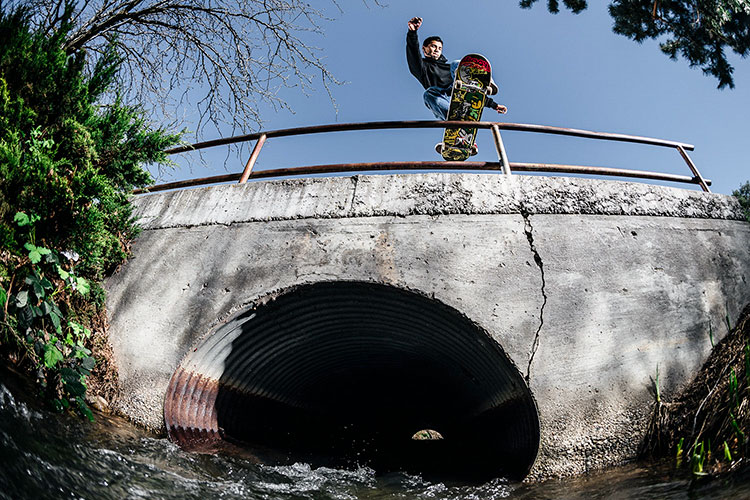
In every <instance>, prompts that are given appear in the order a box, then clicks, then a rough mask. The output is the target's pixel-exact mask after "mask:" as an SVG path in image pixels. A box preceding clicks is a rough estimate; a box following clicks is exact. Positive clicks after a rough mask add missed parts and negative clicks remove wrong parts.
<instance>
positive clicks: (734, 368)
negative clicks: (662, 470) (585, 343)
mask: <svg viewBox="0 0 750 500" xmlns="http://www.w3.org/2000/svg"><path fill="white" fill-rule="evenodd" d="M727 321H728V320H727ZM730 326H731V325H730ZM710 334H711V331H710V330H709V332H708V335H710ZM711 341H712V342H713V339H711ZM749 386H750V305H748V306H746V307H745V309H744V310H743V312H742V314H741V315H740V317H739V319H738V322H737V325H734V326H733V328H730V333H729V334H728V335H727V336H726V337H725V338H724V339H722V341H721V342H719V343H718V344H717V345H716V346H715V347H714V348H713V350H712V352H711V355H710V356H709V357H708V359H707V360H706V362H705V363H704V365H703V366H702V368H701V369H700V371H699V372H698V373H697V374H696V376H695V378H694V379H693V380H692V381H691V382H690V384H688V386H686V387H685V389H684V390H683V391H681V393H680V394H679V396H678V397H676V398H675V399H674V400H672V401H668V402H667V401H661V399H660V397H659V396H658V379H657V380H655V389H657V390H656V402H655V404H654V411H653V415H652V420H651V425H650V428H649V433H648V435H647V437H646V439H645V440H644V444H643V448H642V456H644V457H650V458H655V457H672V458H673V459H674V461H675V465H676V466H678V467H689V468H690V469H691V470H692V471H693V473H694V474H695V475H706V474H712V475H715V474H721V473H723V472H726V471H730V470H734V469H736V468H737V467H739V466H740V465H741V464H743V462H746V461H747V458H748V437H750V390H749V389H748V387H749Z"/></svg>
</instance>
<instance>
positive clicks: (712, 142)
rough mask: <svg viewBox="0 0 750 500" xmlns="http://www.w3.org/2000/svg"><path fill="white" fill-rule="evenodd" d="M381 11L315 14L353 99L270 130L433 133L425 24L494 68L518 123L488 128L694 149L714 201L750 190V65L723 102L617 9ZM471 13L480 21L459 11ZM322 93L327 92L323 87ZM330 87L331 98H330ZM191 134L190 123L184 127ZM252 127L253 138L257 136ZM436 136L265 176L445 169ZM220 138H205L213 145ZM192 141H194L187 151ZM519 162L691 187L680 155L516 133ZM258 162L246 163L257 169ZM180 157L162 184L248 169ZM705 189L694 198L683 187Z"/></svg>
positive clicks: (452, 49)
mask: <svg viewBox="0 0 750 500" xmlns="http://www.w3.org/2000/svg"><path fill="white" fill-rule="evenodd" d="M386 1H388V3H387V5H386V6H384V7H378V6H376V5H372V4H370V5H369V7H368V6H366V5H364V3H363V2H361V1H358V0H349V1H347V2H341V5H342V8H343V9H344V12H343V13H341V12H339V11H338V10H337V9H336V8H334V7H333V6H332V5H331V3H330V2H329V0H314V1H312V2H311V3H313V5H315V6H317V7H318V8H321V9H323V10H325V11H326V12H327V13H328V14H329V15H331V16H333V17H335V20H333V21H331V22H327V23H325V24H324V25H323V28H324V29H325V36H323V37H321V36H312V35H311V36H310V43H311V44H313V45H316V46H318V47H320V48H321V55H322V56H323V57H324V58H325V60H326V62H327V65H328V67H329V69H331V70H332V72H333V73H334V74H335V76H336V77H337V78H339V79H340V80H344V81H346V82H347V84H346V85H343V86H337V87H334V88H333V94H334V97H335V99H336V103H337V106H338V112H337V111H336V110H335V109H334V106H333V105H332V104H331V102H330V100H329V99H328V97H327V94H326V93H325V91H324V90H323V89H322V88H319V89H318V90H317V91H316V92H314V93H313V94H311V95H310V96H304V95H302V94H300V93H299V92H296V91H295V90H294V89H291V90H284V91H283V92H282V94H281V95H282V97H284V98H285V99H286V100H287V101H288V102H289V103H290V104H291V106H292V108H293V110H294V113H290V112H288V111H278V112H277V111H274V110H272V109H267V110H264V111H263V118H264V120H265V123H264V124H263V129H265V130H274V129H279V128H288V127H301V126H308V125H317V124H325V123H336V122H338V123H346V122H365V121H378V120H430V119H432V115H431V113H430V112H429V110H427V108H425V106H424V104H423V102H422V92H423V90H422V87H421V85H420V84H419V83H418V82H417V80H416V79H415V78H414V77H412V76H411V74H409V71H408V68H407V65H406V58H405V49H404V45H405V37H406V30H407V26H406V23H407V21H408V19H410V18H411V17H414V16H420V17H422V18H423V19H424V24H423V25H422V28H421V29H420V31H419V34H420V39H422V38H424V37H426V36H429V35H432V34H437V35H440V36H441V37H442V39H443V41H444V53H445V55H446V57H448V58H449V59H458V58H460V57H461V56H462V55H464V54H466V53H470V52H479V53H481V54H483V55H485V56H486V57H487V58H488V59H489V60H490V61H491V62H492V66H493V74H494V78H495V80H496V81H497V82H498V84H499V86H500V94H499V97H498V98H497V99H496V100H497V101H498V102H500V103H502V104H505V105H507V106H508V108H509V111H508V114H506V115H498V114H496V113H495V112H494V111H492V110H489V109H486V110H485V114H484V116H483V119H485V120H497V121H505V122H514V123H531V124H539V125H553V126H559V127H569V128H579V129H587V130H593V131H600V132H614V133H623V134H633V135H643V136H649V137H657V138H662V139H671V140H676V141H682V142H687V143H690V144H694V145H695V151H693V152H691V153H690V155H691V158H692V159H693V161H694V162H695V164H696V165H697V166H698V168H699V169H700V171H701V173H702V174H703V176H704V177H706V178H710V179H712V180H713V186H712V191H714V192H719V193H725V194H731V192H732V190H734V189H736V188H737V187H739V186H740V185H741V184H742V183H744V182H745V181H747V180H750V168H749V167H750V159H749V158H750V148H748V134H749V132H750V126H749V125H750V114H749V112H750V61H748V60H742V59H740V58H738V57H732V58H731V62H732V64H733V65H734V66H735V84H736V88H735V89H734V90H718V89H717V88H716V80H714V79H713V78H711V77H707V76H704V75H703V74H702V72H701V71H700V69H691V68H689V67H688V65H687V63H686V62H685V61H684V60H679V61H672V60H670V59H668V58H667V57H666V56H664V55H662V54H661V53H660V51H659V50H658V46H657V43H656V42H654V41H647V42H645V43H643V44H641V45H639V44H636V43H635V42H633V41H631V40H629V39H627V38H625V37H622V36H619V35H616V34H614V33H613V32H612V30H611V26H612V20H611V18H610V17H609V15H608V13H607V11H606V3H607V2H594V1H592V2H589V4H590V5H589V8H588V9H587V10H586V11H584V12H583V13H581V14H578V15H575V14H571V13H570V12H568V11H561V12H560V13H559V14H557V15H552V14H549V13H548V12H547V10H546V2H544V1H543V0H540V1H539V2H538V3H537V4H536V5H535V6H534V8H532V9H530V10H526V9H521V8H520V7H518V3H517V2H516V1H515V0H506V1H503V0H476V1H466V0H464V1H457V0H454V1H453V2H449V1H444V0H434V1H430V2H418V1H406V0H398V1H397V0H386ZM457 6H460V7H462V8H464V9H465V8H466V7H468V6H472V8H475V9H476V13H475V14H474V15H473V18H472V19H471V20H469V19H465V20H460V19H461V12H460V9H459V8H458V7H457ZM318 83H319V82H318ZM319 87H322V86H320V85H319ZM186 125H187V126H188V127H190V123H187V124H186ZM255 131H257V129H256V128H253V127H248V129H247V130H246V131H245V132H246V133H250V132H255ZM441 136H442V134H441V131H440V130H438V129H427V130H406V131H369V132H346V133H335V134H326V135H314V136H306V137H299V138H278V139H271V140H269V141H268V142H267V143H266V146H265V147H264V148H263V152H262V153H261V156H260V158H259V160H258V163H257V166H256V168H257V169H269V168H282V167H289V166H295V165H314V164H326V163H348V162H368V161H399V160H404V161H419V160H438V159H439V158H440V157H439V156H437V155H436V153H435V152H434V150H433V146H434V144H435V143H436V142H439V141H440V138H441ZM211 138H214V137H204V139H211ZM188 139H189V140H190V138H188ZM503 139H504V142H505V146H506V149H507V152H508V156H509V159H510V161H512V162H546V163H560V164H578V165H595V166H607V167H620V168H631V169H637V170H654V171H659V172H665V173H676V174H682V175H690V172H689V171H688V168H687V166H686V164H685V162H684V161H683V160H682V158H681V157H680V156H679V154H678V153H677V152H676V151H675V150H672V149H666V148H659V147H654V146H644V145H633V144H622V143H614V142H605V141H595V140H590V139H578V138H570V137H558V136H550V135H540V134H531V133H524V132H505V133H504V134H503ZM478 144H479V147H480V154H479V155H478V156H477V157H475V158H473V159H476V160H479V161H494V160H496V154H495V151H494V147H493V145H492V141H491V136H490V135H489V133H488V132H487V131H484V132H480V135H479V138H478ZM247 154H248V152H247V150H246V151H245V152H244V155H245V156H246V155H247ZM204 158H205V162H200V161H198V160H197V158H196V157H195V156H194V155H184V156H182V157H179V158H178V157H174V158H173V159H175V160H177V162H178V168H177V169H176V170H174V171H173V172H170V173H167V174H166V175H160V179H159V180H160V181H161V182H164V181H170V180H177V179H184V178H191V177H203V176H209V175H219V174H224V173H226V172H239V171H241V170H242V167H243V166H244V161H245V158H236V157H233V156H229V158H228V160H227V161H225V159H226V158H227V152H226V150H225V149H221V148H219V149H217V150H215V151H213V152H211V153H209V154H207V155H205V157H204ZM677 186H678V187H686V188H690V189H695V188H693V187H690V186H688V185H677Z"/></svg>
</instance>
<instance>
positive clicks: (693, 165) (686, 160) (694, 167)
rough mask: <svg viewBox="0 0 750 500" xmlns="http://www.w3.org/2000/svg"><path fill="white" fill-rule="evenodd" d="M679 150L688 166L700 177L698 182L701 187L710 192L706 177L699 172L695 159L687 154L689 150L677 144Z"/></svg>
mask: <svg viewBox="0 0 750 500" xmlns="http://www.w3.org/2000/svg"><path fill="white" fill-rule="evenodd" d="M677 151H679V152H680V155H682V158H683V159H684V160H685V163H687V164H688V167H690V170H691V171H692V172H693V175H694V176H695V177H696V178H697V179H698V184H700V186H701V188H703V190H704V191H705V192H707V193H710V192H711V190H710V189H708V185H707V184H706V181H705V179H703V176H702V175H701V173H700V172H698V168H697V167H696V166H695V164H694V163H693V160H691V159H690V157H689V156H688V154H687V151H685V148H683V147H682V146H677Z"/></svg>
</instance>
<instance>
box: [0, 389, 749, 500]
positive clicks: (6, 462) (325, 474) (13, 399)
mask: <svg viewBox="0 0 750 500" xmlns="http://www.w3.org/2000/svg"><path fill="white" fill-rule="evenodd" d="M13 390H14V392H15V395H14V394H13V393H11V391H10V390H9V389H8V385H7V384H3V383H0V498H8V499H11V498H12V499H25V498H29V499H44V498H75V499H78V498H86V499H104V498H116V499H124V498H129V499H138V498H164V499H169V498H180V499H183V498H196V499H207V498H222V499H235V498H250V499H341V500H348V499H407V500H409V499H425V500H426V499H430V500H440V499H477V500H480V499H481V500H494V499H500V498H511V499H558V498H566V499H586V500H592V499H599V498H601V499H604V498H606V499H611V498H614V499H617V498H623V499H624V498H638V499H639V500H640V499H650V498H654V499H656V498H658V499H683V498H684V499H703V498H706V499H707V498H711V499H715V498H737V499H740V498H750V467H748V466H745V467H744V468H743V469H740V470H739V471H738V472H736V473H734V474H733V475H730V476H727V477H725V478H721V479H713V480H707V481H700V482H693V481H691V480H690V477H689V476H686V475H684V474H675V473H674V472H673V471H672V469H671V468H670V466H669V465H668V464H666V465H665V464H662V465H653V464H652V465H648V466H639V465H630V466H626V467H621V468H617V469H614V470H611V471H607V472H605V473H601V474H597V475H594V476H590V477H585V478H577V479H572V480H566V481H549V482H545V483H541V484H534V485H523V484H513V483H510V482H508V481H506V480H504V479H495V480H492V481H490V482H488V483H485V484H481V485H466V484H448V483H442V482H436V481H432V482H430V481H426V480H424V479H422V478H421V477H419V476H415V475H410V474H388V475H377V474H376V473H375V472H374V471H373V470H371V469H369V468H367V467H360V468H358V469H356V470H343V469H330V468H325V467H321V468H312V467H310V466H309V465H307V464H300V463H298V464H294V465H290V466H283V467H279V466H264V465H258V464H254V463H251V462H249V461H247V460H244V459H242V458H237V457H229V456H212V455H198V454H192V453H186V452H183V451H182V450H180V449H179V448H178V447H176V446H175V445H173V444H172V443H170V442H169V441H168V440H166V439H159V438H154V437H152V436H150V435H148V434H146V433H144V432H142V431H140V430H139V429H137V428H134V427H132V426H131V425H130V424H128V423H127V422H125V421H123V420H121V419H118V418H113V417H108V416H106V415H97V420H96V422H94V423H90V422H85V421H82V420H80V419H77V418H75V417H71V416H65V415H59V414H53V413H49V412H47V411H45V410H42V409H38V408H34V407H33V406H32V404H33V403H30V402H28V401H25V400H23V398H20V397H18V394H19V392H18V390H17V389H15V387H14V389H13Z"/></svg>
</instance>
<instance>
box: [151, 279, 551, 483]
mask: <svg viewBox="0 0 750 500" xmlns="http://www.w3.org/2000/svg"><path fill="white" fill-rule="evenodd" d="M165 420H166V425H167V429H168V431H169V434H170V437H171V438H172V439H173V440H174V441H176V442H177V443H178V444H180V445H181V446H183V447H186V448H196V447H201V446H205V445H210V444H212V443H213V444H215V443H217V442H225V443H232V444H233V445H239V446H241V447H243V448H245V449H248V450H251V452H252V453H254V454H256V455H257V456H259V457H260V458H261V459H262V460H263V461H265V462H272V463H288V462H293V461H307V462H309V463H311V464H313V465H316V466H317V465H327V466H350V465H368V466H370V467H373V468H374V469H375V470H377V471H378V472H388V471H396V470H406V471H411V472H418V473H421V474H423V475H425V476H430V477H451V478H465V479H476V480H482V479H490V478H493V477H498V476H506V477H511V478H516V479H520V478H522V477H523V476H525V475H526V474H527V473H528V471H529V469H530V468H531V466H532V464H533V462H534V460H535V458H536V455H537V450H538V446H539V421H538V415H537V411H536V405H535V403H534V400H533V398H532V396H531V393H530V392H529V389H528V387H527V386H526V384H525V382H524V380H523V377H522V375H521V374H520V373H519V371H518V369H517V368H516V367H515V366H514V364H513V363H512V362H511V361H510V359H509V358H508V356H507V355H506V354H505V353H504V352H503V350H502V348H501V347H500V346H499V345H498V344H497V343H496V342H495V341H494V340H492V339H491V338H490V336H489V335H488V334H487V333H486V332H485V331H483V330H482V329H480V328H479V327H477V325H475V324H474V323H472V322H471V321H470V320H468V319H467V318H466V317H465V316H463V315H462V314H460V313H459V312H458V311H456V310H455V309H452V308H450V307H448V306H446V305H444V304H442V303H441V302H439V301H436V300H434V299H430V298H428V297H425V296H423V295H420V294H417V293H414V292H409V291H405V290H402V289H398V288H395V287H390V286H385V285H379V284H374V283H362V282H326V283H316V284H311V285H305V286H300V287H297V288H295V289H293V290H291V291H289V292H287V293H284V294H281V295H279V296H277V297H276V298H275V299H273V300H270V301H268V302H266V303H263V304H259V305H257V306H255V307H253V308H250V309H248V310H246V311H243V312H241V313H240V314H237V315H235V316H234V317H233V318H232V319H231V320H230V321H228V322H227V323H226V324H224V325H223V326H222V327H221V328H218V329H217V330H216V331H215V332H213V333H212V334H210V335H209V336H208V337H207V338H205V339H204V340H203V342H202V343H201V344H200V345H199V346H197V347H196V348H195V349H194V350H193V351H192V352H191V353H190V354H189V355H188V356H187V357H186V358H185V359H184V360H183V362H182V363H181V365H180V366H179V367H178V369H177V371H176V372H175V373H174V375H173V377H172V380H171V382H170V385H169V388H168V392H167V395H166V404H165ZM415 431H417V432H416V434H419V433H420V432H422V431H425V432H426V431H433V432H436V433H437V434H439V435H440V436H441V438H442V439H435V438H432V439H418V438H414V436H415V435H416V434H415Z"/></svg>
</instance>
